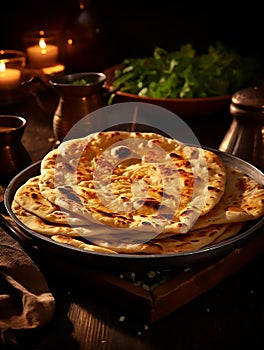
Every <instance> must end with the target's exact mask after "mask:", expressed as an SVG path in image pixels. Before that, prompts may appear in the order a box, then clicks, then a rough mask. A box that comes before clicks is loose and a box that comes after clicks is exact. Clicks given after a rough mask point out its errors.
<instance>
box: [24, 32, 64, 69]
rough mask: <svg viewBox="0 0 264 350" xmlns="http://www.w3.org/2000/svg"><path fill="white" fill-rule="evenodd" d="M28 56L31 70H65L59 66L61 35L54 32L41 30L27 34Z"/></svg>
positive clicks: (25, 38)
mask: <svg viewBox="0 0 264 350" xmlns="http://www.w3.org/2000/svg"><path fill="white" fill-rule="evenodd" d="M23 42H24V47H25V51H26V55H27V66H28V68H30V69H41V70H47V69H48V68H49V71H52V68H53V67H54V70H55V72H57V71H58V69H60V70H62V71H63V70H64V66H63V65H61V64H59V59H60V48H59V35H58V33H57V32H56V31H54V30H39V31H30V32H26V33H24V35H23Z"/></svg>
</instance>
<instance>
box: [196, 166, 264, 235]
mask: <svg viewBox="0 0 264 350" xmlns="http://www.w3.org/2000/svg"><path fill="white" fill-rule="evenodd" d="M226 178H227V181H226V186H225V192H224V195H223V196H222V198H221V200H220V201H219V203H218V204H217V205H216V206H215V207H214V208H213V209H212V210H211V211H210V212H208V213H207V214H206V215H204V216H201V217H199V218H198V220H197V221H196V223H195V224H194V226H193V229H199V228H203V227H206V226H210V225H214V224H223V223H234V222H247V221H252V220H256V219H258V218H260V217H262V216H263V215H264V188H263V186H262V185H261V184H259V183H257V182H256V181H255V180H254V179H252V178H250V177H249V176H247V175H245V174H244V173H243V172H241V171H240V170H238V169H235V168H232V167H231V166H226Z"/></svg>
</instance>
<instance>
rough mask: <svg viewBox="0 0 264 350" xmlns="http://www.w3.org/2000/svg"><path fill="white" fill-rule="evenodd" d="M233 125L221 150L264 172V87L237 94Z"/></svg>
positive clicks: (231, 106) (232, 113) (233, 109)
mask: <svg viewBox="0 0 264 350" xmlns="http://www.w3.org/2000/svg"><path fill="white" fill-rule="evenodd" d="M230 113H231V115H232V117H233V121H232V123H231V126H230V128H229V130H228V131H227V133H226V135H225V137H224V139H223V140H222V142H221V144H220V146H219V150H220V151H224V152H228V153H231V154H233V155H235V156H237V157H239V158H242V159H244V160H246V161H248V162H249V163H251V164H253V165H255V166H256V167H257V168H259V169H260V170H262V171H263V170H264V152H263V151H264V147H263V145H264V86H263V85H260V86H252V87H248V88H245V89H242V90H239V91H237V92H236V93H235V94H234V95H233V96H232V99H231V105H230Z"/></svg>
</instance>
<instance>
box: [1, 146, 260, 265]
mask: <svg viewBox="0 0 264 350" xmlns="http://www.w3.org/2000/svg"><path fill="white" fill-rule="evenodd" d="M211 150H213V149H211ZM213 151H214V152H216V153H217V154H218V155H219V156H220V157H221V159H222V160H223V162H224V163H225V164H226V165H230V166H232V167H236V168H238V169H239V170H241V171H242V172H244V173H245V174H247V175H248V176H250V177H251V178H253V179H254V180H256V181H257V182H258V183H260V184H263V185H264V174H263V173H262V172H261V171H260V170H258V169H257V168H256V167H254V166H253V165H251V164H249V163H247V162H245V161H244V160H241V159H239V158H237V157H235V156H232V155H230V154H227V153H224V152H220V151H217V150H213ZM39 173H40V162H38V163H35V164H33V165H31V166H29V167H28V168H26V169H25V170H23V171H21V172H20V173H19V174H18V175H17V176H15V177H14V179H13V180H12V181H11V182H10V184H9V185H8V187H7V189H6V192H5V197H4V203H5V207H6V210H7V212H8V214H9V215H10V216H11V218H12V219H13V220H14V221H15V223H16V224H17V225H18V227H19V230H17V239H18V240H21V241H23V242H24V243H25V242H26V243H27V244H29V245H34V246H36V247H37V248H38V249H40V250H41V251H42V252H44V253H51V254H54V255H55V257H56V258H58V259H60V258H62V257H63V258H67V260H69V259H71V260H72V262H73V263H74V262H75V263H78V264H79V263H81V264H82V266H84V267H87V268H89V267H92V268H99V269H105V270H106V269H110V270H113V271H125V270H127V271H148V270H167V269H170V270H175V269H179V268H185V267H190V266H193V265H196V264H203V263H206V262H209V261H213V260H214V259H217V258H220V257H222V256H224V255H226V254H228V253H229V252H231V251H232V250H233V249H235V248H238V247H240V246H241V245H243V244H244V243H245V242H246V241H247V240H248V239H250V238H251V237H252V235H254V234H258V231H259V228H260V227H261V226H262V225H263V223H264V217H262V218H260V219H258V220H255V221H253V222H250V223H249V224H248V225H247V226H246V227H245V228H244V229H243V230H242V231H241V232H240V233H239V234H237V235H236V236H234V237H232V238H230V239H227V240H225V241H223V242H221V243H218V244H215V245H212V246H208V247H206V248H202V249H199V250H193V251H189V252H182V253H175V254H162V255H139V254H132V255H127V254H117V255H112V254H102V253H96V252H90V251H86V250H82V249H78V248H75V247H71V246H68V245H64V244H61V243H58V242H55V241H52V240H51V239H50V238H49V237H47V236H43V235H41V234H38V233H36V232H34V231H32V230H30V229H28V228H27V227H26V226H25V225H23V224H22V223H21V222H20V221H19V220H18V219H17V218H16V216H15V215H14V213H13V212H12V210H11V203H12V201H13V198H14V194H15V192H16V190H17V189H18V188H19V187H20V186H21V185H22V184H23V183H25V182H26V181H27V180H28V179H29V178H31V177H33V176H35V175H38V174H39Z"/></svg>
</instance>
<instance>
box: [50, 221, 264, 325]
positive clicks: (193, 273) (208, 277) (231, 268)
mask: <svg viewBox="0 0 264 350" xmlns="http://www.w3.org/2000/svg"><path fill="white" fill-rule="evenodd" d="M263 252H264V230H263V228H260V229H259V230H258V231H256V233H255V234H254V235H252V238H251V239H250V240H249V241H248V242H247V243H246V244H245V245H243V246H241V247H240V248H236V249H235V250H233V251H232V252H231V253H229V254H227V255H226V256H224V257H223V258H221V259H219V260H217V261H215V262H213V263H210V264H209V263H207V264H205V265H203V266H196V267H194V268H190V269H185V270H184V271H179V272H175V275H173V276H171V277H169V278H168V279H167V280H166V281H165V282H163V283H161V284H159V285H158V286H157V287H155V288H153V289H151V290H146V289H144V288H143V287H142V286H137V285H134V284H133V283H132V282H130V281H128V280H126V279H124V278H120V276H119V275H118V274H116V275H115V274H111V273H109V272H105V271H95V270H87V269H85V270H84V269H82V268H81V266H79V267H78V268H76V266H73V265H70V264H67V262H66V261H60V262H58V260H57V261H56V267H57V268H58V269H59V270H60V272H62V278H67V279H68V278H69V276H70V275H71V276H72V277H71V278H74V281H75V282H76V285H77V286H78V288H83V289H85V290H87V292H89V293H92V294H94V295H95V296H97V297H99V298H102V300H104V301H107V302H110V303H111V304H112V305H113V306H116V307H118V308H119V310H121V312H122V311H123V314H124V315H127V313H130V314H134V315H136V316H138V317H140V318H143V319H145V320H146V321H148V322H149V323H154V322H156V321H158V320H159V319H161V318H162V317H164V316H167V315H169V314H170V313H172V312H174V311H176V310H177V309H179V308H180V307H182V306H183V305H185V304H187V303H188V302H189V301H191V300H192V299H194V298H196V297H197V296H199V295H201V294H202V293H204V292H206V291H208V290H209V289H210V288H212V287H214V286H216V285H217V284H218V283H220V282H221V281H223V280H224V279H226V278H227V277H228V276H230V275H232V274H233V273H235V272H236V271H238V270H239V269H240V268H242V267H243V266H244V265H246V264H247V263H249V262H250V261H251V260H253V259H254V258H256V257H257V256H259V255H261V254H262V253H263ZM54 266H55V265H53V269H54ZM63 271H64V272H65V273H66V274H63ZM63 276H64V277H63Z"/></svg>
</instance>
